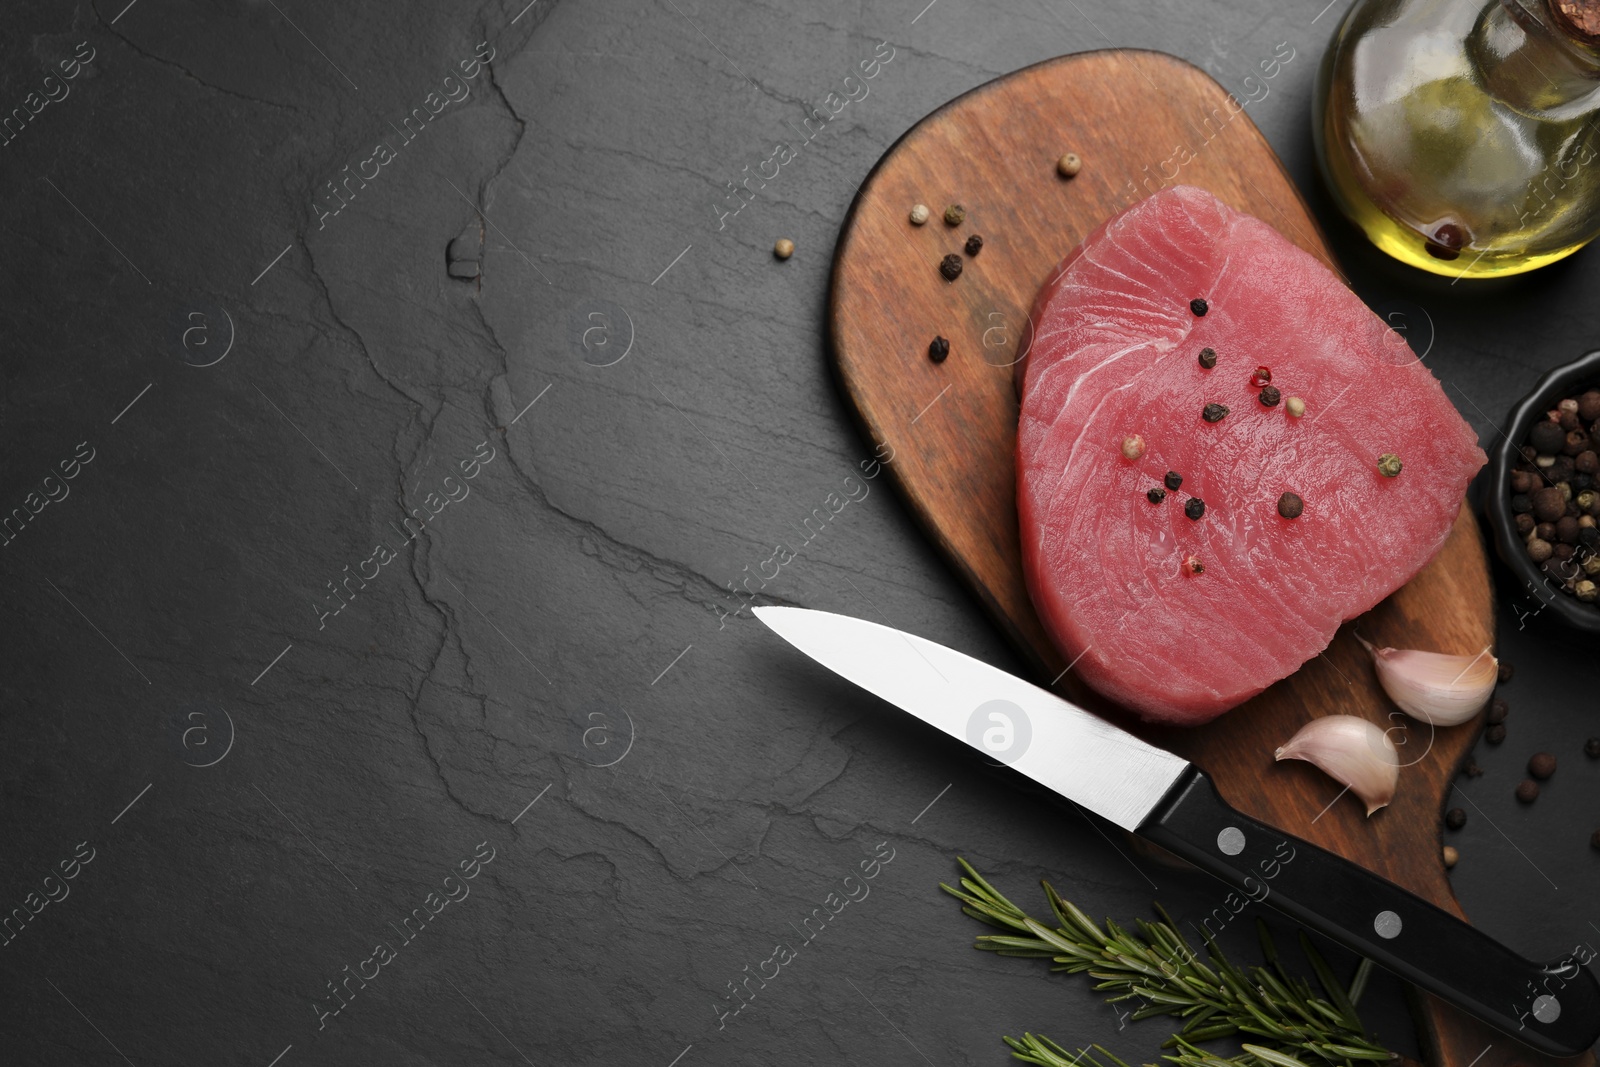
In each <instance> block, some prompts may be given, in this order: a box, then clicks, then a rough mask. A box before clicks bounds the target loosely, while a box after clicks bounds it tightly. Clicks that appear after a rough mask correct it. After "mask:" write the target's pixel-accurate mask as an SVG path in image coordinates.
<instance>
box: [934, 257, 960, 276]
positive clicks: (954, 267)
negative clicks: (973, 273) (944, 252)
mask: <svg viewBox="0 0 1600 1067" xmlns="http://www.w3.org/2000/svg"><path fill="white" fill-rule="evenodd" d="M939 273H940V274H943V275H944V280H945V281H947V282H953V281H955V280H956V279H957V278H959V277H961V257H960V256H958V255H956V254H955V253H954V252H952V253H950V254H949V255H948V256H945V257H944V258H943V259H941V260H940V261H939Z"/></svg>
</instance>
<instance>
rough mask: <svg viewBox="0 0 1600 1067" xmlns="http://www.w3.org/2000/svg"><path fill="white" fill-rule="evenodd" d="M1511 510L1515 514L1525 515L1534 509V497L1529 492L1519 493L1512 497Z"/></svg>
mask: <svg viewBox="0 0 1600 1067" xmlns="http://www.w3.org/2000/svg"><path fill="white" fill-rule="evenodd" d="M1511 510H1512V512H1513V513H1514V514H1517V515H1524V514H1530V513H1532V511H1533V498H1532V497H1530V496H1529V495H1528V494H1527V493H1517V494H1515V495H1514V496H1512V498H1511Z"/></svg>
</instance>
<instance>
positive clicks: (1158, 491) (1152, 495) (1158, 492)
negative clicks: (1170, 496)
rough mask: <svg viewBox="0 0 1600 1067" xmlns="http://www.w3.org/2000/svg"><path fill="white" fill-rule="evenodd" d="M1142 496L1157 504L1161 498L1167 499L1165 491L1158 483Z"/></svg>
mask: <svg viewBox="0 0 1600 1067" xmlns="http://www.w3.org/2000/svg"><path fill="white" fill-rule="evenodd" d="M1144 496H1145V499H1146V500H1148V501H1150V503H1152V504H1159V503H1161V502H1162V501H1163V500H1165V499H1167V491H1166V490H1165V489H1163V488H1161V487H1160V486H1159V485H1158V486H1156V487H1155V488H1154V489H1152V490H1150V491H1149V492H1148V493H1146V494H1145V495H1144Z"/></svg>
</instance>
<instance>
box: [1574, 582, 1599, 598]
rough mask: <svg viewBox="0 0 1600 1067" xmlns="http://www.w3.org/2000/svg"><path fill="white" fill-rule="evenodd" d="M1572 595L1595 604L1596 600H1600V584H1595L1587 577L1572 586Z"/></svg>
mask: <svg viewBox="0 0 1600 1067" xmlns="http://www.w3.org/2000/svg"><path fill="white" fill-rule="evenodd" d="M1572 595H1573V596H1575V597H1577V598H1578V599H1579V600H1581V601H1583V602H1584V603H1585V604H1593V603H1594V602H1595V601H1596V600H1600V585H1595V584H1594V583H1593V582H1592V581H1590V580H1589V579H1587V578H1585V579H1583V580H1582V581H1580V582H1579V583H1578V584H1577V585H1574V586H1573V587H1572Z"/></svg>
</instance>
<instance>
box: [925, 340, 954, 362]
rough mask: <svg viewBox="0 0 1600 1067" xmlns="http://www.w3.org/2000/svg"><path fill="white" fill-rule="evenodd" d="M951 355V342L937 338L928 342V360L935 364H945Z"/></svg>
mask: <svg viewBox="0 0 1600 1067" xmlns="http://www.w3.org/2000/svg"><path fill="white" fill-rule="evenodd" d="M949 355H950V342H949V341H947V340H945V338H943V337H935V338H934V339H933V340H931V341H929V342H928V358H929V359H931V360H933V361H934V362H935V363H943V362H944V361H945V358H946V357H948V356H949Z"/></svg>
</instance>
